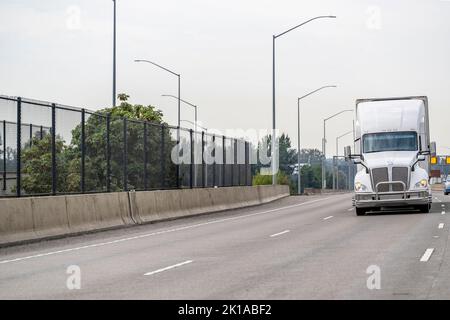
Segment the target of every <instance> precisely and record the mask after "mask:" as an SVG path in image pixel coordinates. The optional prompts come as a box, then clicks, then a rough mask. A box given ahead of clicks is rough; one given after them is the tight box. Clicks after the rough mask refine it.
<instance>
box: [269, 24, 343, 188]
mask: <svg viewBox="0 0 450 320" xmlns="http://www.w3.org/2000/svg"><path fill="white" fill-rule="evenodd" d="M326 18H331V19H333V18H336V16H317V17H314V18H312V19H309V20H307V21H305V22H302V23H300V24H299V25H297V26H295V27H293V28H290V29H288V30H286V31H284V32H282V33H280V34H277V35H273V36H272V54H273V57H272V58H273V59H272V184H276V175H275V172H276V169H277V163H276V161H275V146H276V142H275V141H276V118H275V109H276V108H275V41H276V39H278V38H279V37H281V36H283V35H285V34H286V33H288V32H291V31H293V30H295V29H297V28H299V27H301V26H303V25H305V24H307V23H309V22H311V21H313V20H317V19H326Z"/></svg>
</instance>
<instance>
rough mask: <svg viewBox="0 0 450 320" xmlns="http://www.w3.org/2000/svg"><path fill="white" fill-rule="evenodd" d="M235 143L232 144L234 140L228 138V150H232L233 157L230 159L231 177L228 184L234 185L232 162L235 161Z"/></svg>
mask: <svg viewBox="0 0 450 320" xmlns="http://www.w3.org/2000/svg"><path fill="white" fill-rule="evenodd" d="M235 148H236V146H235V144H234V140H233V139H230V150H231V151H232V152H233V159H232V160H231V170H230V171H231V179H230V186H234V164H235V163H234V162H235V154H234V153H235V152H234V151H235Z"/></svg>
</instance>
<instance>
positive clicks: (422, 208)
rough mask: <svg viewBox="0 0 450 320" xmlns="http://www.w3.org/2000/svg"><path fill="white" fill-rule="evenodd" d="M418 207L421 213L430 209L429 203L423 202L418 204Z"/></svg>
mask: <svg viewBox="0 0 450 320" xmlns="http://www.w3.org/2000/svg"><path fill="white" fill-rule="evenodd" d="M418 209H419V210H420V212H422V213H429V212H430V209H431V206H430V205H429V204H424V205H421V206H419V207H418Z"/></svg>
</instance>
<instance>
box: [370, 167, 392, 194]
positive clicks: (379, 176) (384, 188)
mask: <svg viewBox="0 0 450 320" xmlns="http://www.w3.org/2000/svg"><path fill="white" fill-rule="evenodd" d="M372 179H373V189H374V190H375V191H376V187H377V184H378V183H379V182H386V181H389V174H388V168H375V169H372ZM378 191H379V192H388V191H389V185H387V184H385V185H381V186H379V188H378Z"/></svg>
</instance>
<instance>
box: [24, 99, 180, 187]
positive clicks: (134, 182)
mask: <svg viewBox="0 0 450 320" xmlns="http://www.w3.org/2000/svg"><path fill="white" fill-rule="evenodd" d="M118 98H119V101H120V102H121V103H120V105H119V106H116V107H113V108H106V109H103V110H100V111H98V112H96V113H95V114H90V113H87V115H86V122H85V187H86V189H85V190H86V191H97V192H99V191H105V190H106V186H107V119H108V115H109V117H110V131H109V139H110V146H111V162H110V163H111V190H112V191H121V190H123V189H124V176H123V174H124V170H123V169H124V154H125V150H124V147H125V144H124V131H125V122H126V139H127V150H126V151H127V179H126V181H127V186H128V189H129V190H132V189H143V188H144V159H145V156H144V132H145V131H144V122H143V121H146V122H147V125H146V126H147V143H148V148H147V151H148V152H147V156H148V166H147V175H148V177H149V181H150V185H149V186H150V187H153V188H160V187H161V184H160V182H161V171H162V170H161V169H162V166H161V162H163V163H164V171H165V185H166V186H167V187H170V186H174V185H175V184H176V174H175V173H176V166H175V165H174V164H173V163H172V161H171V150H172V148H173V146H175V144H176V141H175V139H174V137H173V134H171V133H174V132H171V129H170V128H169V127H167V124H166V123H164V122H163V114H162V112H161V111H160V110H156V108H155V107H154V106H150V105H149V106H144V105H139V104H138V105H133V104H130V103H129V102H128V98H129V96H128V95H126V94H119V96H118ZM124 119H126V121H125V120H124ZM162 145H164V149H163V150H162V149H161V146H162ZM162 154H163V155H164V156H163V158H161V155H162ZM56 157H57V179H58V180H57V189H58V192H80V191H81V124H80V125H78V126H76V127H75V128H74V129H73V130H72V140H71V141H70V144H69V145H67V144H66V142H65V141H63V140H62V139H61V137H59V136H57V137H56ZM22 161H23V174H24V176H23V189H24V191H25V192H26V193H30V194H35V193H49V192H50V191H51V174H50V172H51V136H50V135H49V134H47V135H45V136H44V138H43V139H42V140H39V139H37V138H34V139H33V143H32V145H31V146H29V147H26V148H25V149H24V152H23V157H22Z"/></svg>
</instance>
